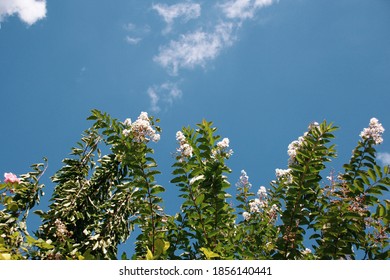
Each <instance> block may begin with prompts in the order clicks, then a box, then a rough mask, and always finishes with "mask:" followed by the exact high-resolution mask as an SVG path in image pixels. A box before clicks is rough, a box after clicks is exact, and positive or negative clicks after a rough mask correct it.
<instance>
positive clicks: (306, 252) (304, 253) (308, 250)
mask: <svg viewBox="0 0 390 280" xmlns="http://www.w3.org/2000/svg"><path fill="white" fill-rule="evenodd" d="M302 254H303V255H307V254H311V250H310V249H309V248H306V249H305V250H303V251H302Z"/></svg>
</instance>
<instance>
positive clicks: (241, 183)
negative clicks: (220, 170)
mask: <svg viewBox="0 0 390 280" xmlns="http://www.w3.org/2000/svg"><path fill="white" fill-rule="evenodd" d="M236 187H237V188H242V189H243V188H247V189H250V188H251V187H252V184H251V183H249V177H248V175H247V174H246V172H245V170H241V176H240V179H239V180H238V182H237V183H236Z"/></svg>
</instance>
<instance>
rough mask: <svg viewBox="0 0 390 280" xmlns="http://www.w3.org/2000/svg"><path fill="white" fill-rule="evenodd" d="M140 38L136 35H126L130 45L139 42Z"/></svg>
mask: <svg viewBox="0 0 390 280" xmlns="http://www.w3.org/2000/svg"><path fill="white" fill-rule="evenodd" d="M141 40H142V39H141V38H138V37H130V36H126V42H127V43H128V44H130V45H137V44H138V43H139V42H141Z"/></svg>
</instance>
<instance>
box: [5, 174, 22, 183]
mask: <svg viewBox="0 0 390 280" xmlns="http://www.w3.org/2000/svg"><path fill="white" fill-rule="evenodd" d="M4 183H20V179H19V178H18V177H17V176H16V175H15V174H13V173H4Z"/></svg>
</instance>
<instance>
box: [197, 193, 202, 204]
mask: <svg viewBox="0 0 390 280" xmlns="http://www.w3.org/2000/svg"><path fill="white" fill-rule="evenodd" d="M203 200H204V194H203V193H202V194H200V195H199V196H198V197H197V198H196V199H195V204H196V205H200V204H201V203H202V202H203Z"/></svg>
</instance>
